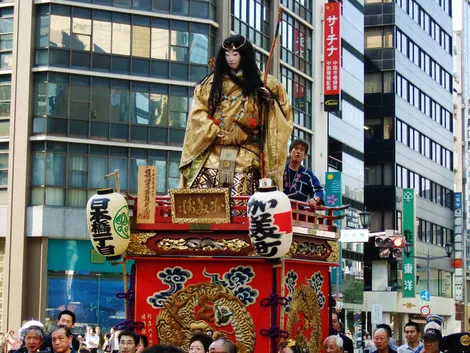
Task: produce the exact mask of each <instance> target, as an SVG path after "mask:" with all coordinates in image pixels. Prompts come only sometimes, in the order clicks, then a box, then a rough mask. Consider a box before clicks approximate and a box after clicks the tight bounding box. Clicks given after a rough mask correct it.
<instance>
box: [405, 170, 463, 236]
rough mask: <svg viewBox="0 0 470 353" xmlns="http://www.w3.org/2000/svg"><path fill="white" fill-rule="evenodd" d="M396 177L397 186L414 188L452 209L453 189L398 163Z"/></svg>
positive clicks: (429, 198)
mask: <svg viewBox="0 0 470 353" xmlns="http://www.w3.org/2000/svg"><path fill="white" fill-rule="evenodd" d="M396 178H397V179H396V186H397V187H399V188H403V189H407V188H414V189H415V190H416V191H417V192H418V195H419V196H420V197H422V198H424V199H426V200H428V201H431V202H433V203H436V204H438V205H440V206H443V207H446V208H449V209H452V206H453V205H452V200H453V194H454V193H453V191H452V190H449V189H446V188H445V187H444V186H442V185H439V184H437V183H435V182H433V181H431V180H429V179H427V178H426V177H424V176H421V175H419V174H418V173H415V172H412V171H410V170H408V169H407V168H405V167H402V166H400V165H398V164H397V165H396ZM430 229H431V228H430ZM430 232H431V231H430ZM430 234H431V233H430ZM429 237H431V235H429Z"/></svg>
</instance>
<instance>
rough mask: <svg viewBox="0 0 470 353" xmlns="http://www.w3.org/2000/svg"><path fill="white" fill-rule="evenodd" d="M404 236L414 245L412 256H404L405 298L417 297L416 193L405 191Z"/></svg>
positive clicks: (412, 190)
mask: <svg viewBox="0 0 470 353" xmlns="http://www.w3.org/2000/svg"><path fill="white" fill-rule="evenodd" d="M403 235H404V236H405V239H406V242H407V243H408V244H411V245H412V250H411V254H410V256H406V255H405V256H403V298H414V297H415V260H414V255H415V246H414V244H415V191H414V189H403Z"/></svg>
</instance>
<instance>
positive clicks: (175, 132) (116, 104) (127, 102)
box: [0, 72, 193, 146]
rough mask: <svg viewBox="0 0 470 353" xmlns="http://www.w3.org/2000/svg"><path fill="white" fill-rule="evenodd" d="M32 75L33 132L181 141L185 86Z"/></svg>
mask: <svg viewBox="0 0 470 353" xmlns="http://www.w3.org/2000/svg"><path fill="white" fill-rule="evenodd" d="M34 80H35V83H34V87H35V88H34V110H33V111H34V117H33V133H34V134H51V135H62V136H76V137H85V138H94V139H105V140H108V139H109V140H118V141H135V142H145V143H152V144H162V145H166V144H171V145H179V146H181V145H182V144H183V140H184V134H185V128H186V120H187V117H188V114H189V108H190V105H191V102H190V97H191V96H192V94H193V92H192V89H190V88H188V87H183V86H176V85H164V84H156V83H155V84H149V83H144V82H138V81H127V80H117V79H108V78H100V77H88V76H82V75H69V74H59V73H52V72H50V73H37V74H35V77H34ZM0 92H1V86H0ZM1 126H2V125H1V120H0V133H1Z"/></svg>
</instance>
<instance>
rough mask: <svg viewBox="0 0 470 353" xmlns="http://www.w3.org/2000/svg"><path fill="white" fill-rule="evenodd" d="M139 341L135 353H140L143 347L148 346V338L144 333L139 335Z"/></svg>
mask: <svg viewBox="0 0 470 353" xmlns="http://www.w3.org/2000/svg"><path fill="white" fill-rule="evenodd" d="M139 337H140V341H139V345H138V346H137V353H142V352H143V351H144V349H145V348H147V347H148V346H149V340H148V338H147V336H146V335H139Z"/></svg>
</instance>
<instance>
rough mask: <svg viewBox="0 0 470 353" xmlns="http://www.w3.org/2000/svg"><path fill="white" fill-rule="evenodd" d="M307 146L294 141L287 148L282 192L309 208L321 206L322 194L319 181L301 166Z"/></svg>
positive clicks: (304, 142)
mask: <svg viewBox="0 0 470 353" xmlns="http://www.w3.org/2000/svg"><path fill="white" fill-rule="evenodd" d="M308 149H309V145H308V143H307V142H306V141H304V140H302V139H295V140H294V141H293V142H292V143H291V145H290V146H289V154H290V156H289V161H288V162H287V164H286V166H285V169H284V176H283V180H284V183H283V190H284V193H285V194H286V195H288V196H289V198H290V199H292V200H297V201H303V202H308V203H309V204H310V206H317V205H318V206H319V205H322V204H323V199H324V197H325V196H324V192H323V186H322V185H321V183H320V180H318V178H317V177H316V176H315V174H313V172H312V171H311V170H310V169H309V168H307V167H305V166H303V165H302V162H303V161H304V159H305V157H306V156H307V153H308Z"/></svg>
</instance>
